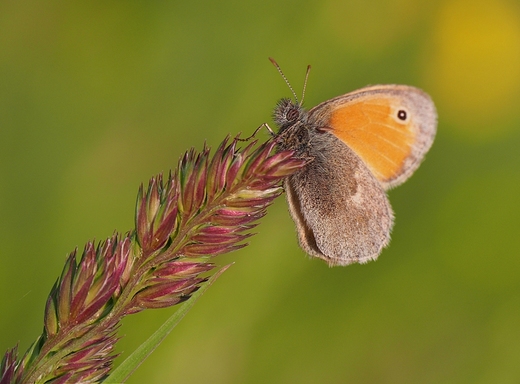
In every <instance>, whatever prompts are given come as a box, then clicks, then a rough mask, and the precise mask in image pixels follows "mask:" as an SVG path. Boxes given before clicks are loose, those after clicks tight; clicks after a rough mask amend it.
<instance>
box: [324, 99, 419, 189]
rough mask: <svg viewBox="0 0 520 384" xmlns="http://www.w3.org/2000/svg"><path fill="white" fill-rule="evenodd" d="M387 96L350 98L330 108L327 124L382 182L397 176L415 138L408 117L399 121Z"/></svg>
mask: <svg viewBox="0 0 520 384" xmlns="http://www.w3.org/2000/svg"><path fill="white" fill-rule="evenodd" d="M396 113H397V111H396V108H395V107H394V106H393V105H392V102H391V100H390V99H389V98H386V97H378V96H372V97H369V98H360V99H357V100H350V101H348V102H346V103H345V104H343V105H339V106H338V107H336V108H334V110H333V111H331V114H330V119H329V121H328V124H327V126H328V128H332V131H331V132H332V133H333V134H334V135H335V136H336V137H338V138H339V139H340V140H341V141H343V142H344V143H345V144H347V145H348V146H349V147H350V148H351V149H352V150H353V151H354V152H356V154H357V155H358V156H359V157H360V158H361V159H362V160H363V161H364V162H365V164H366V165H367V166H368V168H369V169H370V170H371V171H372V173H373V174H374V176H375V177H376V178H377V179H378V180H379V181H382V182H389V181H391V180H393V179H396V178H397V177H399V175H400V174H401V173H402V171H403V166H404V164H405V160H406V159H407V157H408V156H410V154H411V152H412V147H413V145H414V142H415V140H416V133H415V131H414V129H413V128H414V127H413V125H412V119H411V118H408V119H407V120H406V121H404V122H401V121H399V120H398V119H397V118H396V117H395V116H396Z"/></svg>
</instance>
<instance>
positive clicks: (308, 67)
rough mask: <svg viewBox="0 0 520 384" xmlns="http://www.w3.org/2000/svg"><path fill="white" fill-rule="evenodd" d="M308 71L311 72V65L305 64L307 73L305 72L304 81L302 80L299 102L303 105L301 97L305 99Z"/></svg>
mask: <svg viewBox="0 0 520 384" xmlns="http://www.w3.org/2000/svg"><path fill="white" fill-rule="evenodd" d="M310 72H311V66H310V65H307V73H306V74H305V81H304V82H303V92H302V101H301V102H300V106H301V105H303V99H305V90H306V89H307V79H308V78H309V73H310Z"/></svg>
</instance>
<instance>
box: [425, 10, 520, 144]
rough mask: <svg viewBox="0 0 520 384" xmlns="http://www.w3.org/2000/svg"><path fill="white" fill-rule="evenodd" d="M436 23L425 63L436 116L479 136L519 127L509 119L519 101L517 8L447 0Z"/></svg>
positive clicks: (519, 25) (519, 14)
mask: <svg viewBox="0 0 520 384" xmlns="http://www.w3.org/2000/svg"><path fill="white" fill-rule="evenodd" d="M435 28H436V31H435V33H434V37H433V44H432V49H433V57H431V56H430V58H429V59H428V65H427V66H426V67H427V71H428V72H427V73H428V77H429V80H430V81H432V82H433V84H432V89H431V90H432V91H433V92H435V93H436V101H437V103H438V104H439V111H440V118H441V119H442V118H443V117H445V118H448V119H449V120H451V121H453V122H454V123H455V124H454V126H456V127H457V130H458V131H459V133H463V134H464V135H465V136H466V137H471V138H474V139H477V140H479V139H488V138H491V137H493V136H501V135H503V134H504V133H506V132H507V131H510V130H512V129H520V127H518V128H517V124H515V123H514V122H513V120H514V118H515V115H516V116H517V117H518V113H517V111H518V110H519V104H520V103H519V101H520V8H519V7H518V6H517V5H516V4H514V3H511V2H506V1H500V0H499V1H493V2H491V1H482V0H480V1H474V0H456V1H447V2H446V3H445V4H444V6H443V8H441V11H440V13H439V15H438V19H437V21H436V25H435ZM443 113H444V114H445V115H444V116H443V115H442V114H443Z"/></svg>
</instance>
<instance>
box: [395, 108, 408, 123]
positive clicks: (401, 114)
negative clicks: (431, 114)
mask: <svg viewBox="0 0 520 384" xmlns="http://www.w3.org/2000/svg"><path fill="white" fill-rule="evenodd" d="M397 118H398V119H399V120H401V121H406V119H408V112H406V110H404V109H400V110H398V111H397Z"/></svg>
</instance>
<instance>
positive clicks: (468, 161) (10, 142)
mask: <svg viewBox="0 0 520 384" xmlns="http://www.w3.org/2000/svg"><path fill="white" fill-rule="evenodd" d="M268 56H272V57H274V58H276V59H277V61H278V62H279V64H280V65H281V66H282V68H283V70H284V71H285V73H286V75H287V77H288V78H289V80H290V81H291V82H292V84H293V86H294V88H295V89H296V92H297V93H298V94H299V93H300V90H301V86H302V82H303V78H304V74H305V69H306V66H307V64H312V66H313V69H312V72H311V75H310V79H309V84H308V89H307V96H306V104H307V106H309V107H310V106H314V105H316V104H317V103H319V102H321V101H324V100H326V99H328V98H331V97H333V96H337V95H340V94H342V93H346V92H348V91H351V90H354V89H356V88H359V87H362V86H365V85H368V84H378V83H403V84H410V85H415V86H418V87H421V88H423V89H424V90H426V91H427V92H428V93H430V94H431V96H432V98H433V99H434V101H435V102H436V104H437V107H438V112H439V128H438V136H437V139H436V142H435V143H434V145H433V148H432V150H431V151H430V153H429V154H428V156H427V159H426V161H425V162H424V163H423V165H422V166H421V168H420V169H419V170H418V172H417V173H416V175H414V177H413V178H412V179H411V180H409V181H408V182H407V183H406V184H405V185H403V186H402V187H400V188H398V189H396V190H393V191H391V192H390V199H391V202H392V205H393V207H394V209H395V212H396V226H395V229H394V231H393V239H392V243H391V246H390V247H389V248H388V249H386V250H385V251H384V252H383V254H382V255H381V257H380V258H379V260H378V261H377V262H373V263H369V264H367V265H362V266H360V265H354V266H350V267H347V268H333V269H331V268H328V267H327V266H326V265H325V264H324V263H322V262H321V261H318V260H309V258H307V257H306V256H305V255H304V254H303V252H302V251H301V250H300V249H299V248H298V246H297V242H296V238H295V229H294V226H293V223H292V221H291V220H290V218H289V215H288V212H287V208H286V204H285V201H284V199H283V198H280V199H278V201H277V202H276V203H275V205H274V206H273V207H272V208H271V209H270V212H269V214H268V215H267V216H266V217H265V219H263V220H262V223H261V225H260V226H259V227H258V229H257V231H258V235H257V236H255V237H253V238H251V241H250V243H251V245H250V246H249V247H247V248H245V249H243V250H241V251H239V252H235V253H232V254H230V255H226V256H224V257H220V258H219V259H217V262H218V263H220V264H221V265H222V264H224V263H229V262H231V261H234V262H235V265H234V266H233V267H232V268H231V269H230V270H228V271H227V272H226V273H225V274H224V275H223V276H221V277H220V278H219V280H218V281H217V282H216V284H215V285H214V286H213V287H211V289H210V290H209V291H208V292H207V293H206V294H205V295H204V296H203V297H202V299H201V300H200V301H199V302H198V303H197V305H196V306H195V308H194V309H193V310H192V311H191V312H190V313H189V314H188V316H187V317H185V318H184V320H183V321H182V322H181V324H180V325H179V326H178V327H177V328H176V329H175V330H174V332H173V333H172V334H171V335H170V336H169V337H168V338H167V340H166V341H165V342H164V343H163V344H162V345H161V346H160V347H159V349H158V350H157V351H156V352H155V353H154V354H153V355H152V356H151V357H150V358H149V359H148V360H147V361H146V362H145V363H144V364H143V365H142V366H141V367H140V368H139V370H138V371H137V372H136V374H134V375H133V376H132V378H131V380H130V383H144V382H147V383H169V382H178V383H209V382H211V383H267V382H269V383H345V382H351V383H419V382H420V383H517V382H520V251H519V245H520V234H519V233H518V229H519V223H520V149H519V147H520V106H519V104H520V103H519V101H520V4H519V3H518V1H516V0H515V1H507V0H493V1H480V0H477V1H475V0H453V1H449V0H447V1H430V2H424V1H419V0H380V1H371V2H366V1H362V0H353V1H339V0H324V1H320V2H316V1H306V2H304V1H299V2H298V1H287V2H280V1H271V0H268V1H261V2H260V1H259V2H242V1H220V2H212V1H191V2H187V1H161V2H159V1H156V2H147V1H109V2H105V1H91V2H53V1H49V2H31V1H18V2H15V1H4V2H1V3H0V135H1V136H0V137H1V139H0V142H1V151H0V156H1V161H0V167H1V187H0V217H1V223H2V224H1V231H0V236H1V238H0V241H1V251H0V263H1V264H0V265H1V267H0V302H1V303H2V310H1V315H0V350H1V351H2V353H3V351H5V350H6V349H7V348H9V347H11V346H13V345H15V344H16V343H17V342H18V341H19V342H20V348H21V350H22V351H25V349H26V348H27V347H28V346H29V345H30V343H31V342H32V341H33V340H34V339H35V338H36V337H37V335H38V334H39V333H40V332H41V330H42V318H43V308H44V303H45V299H46V296H47V294H48V292H49V290H50V288H51V286H52V284H53V283H54V281H55V279H56V278H57V276H58V275H59V273H60V272H61V268H62V266H63V263H64V260H65V256H66V254H67V253H68V252H70V251H71V250H72V249H74V247H76V246H78V247H80V248H82V247H83V245H84V243H85V242H86V241H87V240H89V239H93V238H95V239H98V240H101V239H105V238H106V237H108V236H110V235H111V234H112V232H113V231H114V230H118V231H126V230H128V229H130V228H132V227H133V212H134V202H135V197H136V193H137V188H138V186H139V184H140V183H141V182H146V181H147V180H148V179H149V178H150V177H151V176H152V175H154V174H156V173H158V172H161V171H168V170H169V169H170V168H173V167H175V166H176V162H177V160H178V158H179V156H181V155H182V154H183V152H184V151H185V150H186V149H188V148H190V147H192V146H194V147H196V148H198V149H200V148H201V147H202V145H203V143H204V141H205V140H206V141H207V142H208V143H209V144H210V145H211V146H213V147H215V146H216V145H218V143H219V142H220V141H221V140H222V139H223V138H224V136H225V135H226V134H227V133H231V134H233V135H234V134H236V133H237V132H240V131H241V132H244V133H247V134H249V133H251V132H252V131H253V130H254V129H255V128H256V127H258V126H259V125H260V124H261V123H263V122H271V119H270V116H271V111H272V108H273V107H274V105H275V103H276V101H277V100H278V99H279V98H281V97H284V96H285V97H286V96H290V92H289V90H288V88H287V86H286V85H285V84H284V82H283V81H282V79H281V78H280V76H279V75H278V73H277V72H276V70H275V68H273V66H272V65H271V64H270V63H269V61H268V60H267V58H268ZM260 136H261V137H263V138H267V134H266V133H265V131H264V132H262V133H260ZM173 311H174V308H170V309H165V310H157V311H148V312H145V313H141V314H138V315H134V316H131V317H129V318H127V319H126V320H125V322H124V324H123V327H122V329H121V335H124V338H123V339H122V340H121V342H120V343H119V349H118V350H119V351H120V352H123V353H124V355H127V354H128V353H129V352H131V351H132V350H133V349H134V348H135V347H136V346H137V345H139V344H140V343H141V342H142V341H143V340H144V339H145V338H146V337H148V336H149V335H150V334H151V333H152V332H153V331H154V330H155V329H156V328H157V327H158V326H159V325H160V324H161V323H162V322H163V321H164V320H165V319H166V318H167V317H169V316H170V315H171V313H173ZM118 361H119V360H118Z"/></svg>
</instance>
